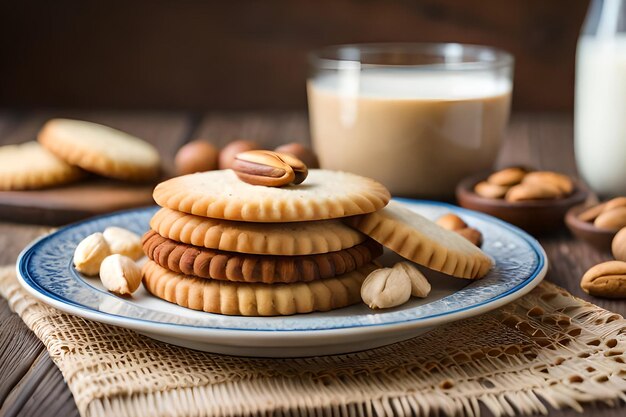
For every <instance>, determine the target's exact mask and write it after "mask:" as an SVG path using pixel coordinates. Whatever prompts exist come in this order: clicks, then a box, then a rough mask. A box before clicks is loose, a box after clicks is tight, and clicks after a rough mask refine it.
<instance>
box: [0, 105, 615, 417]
mask: <svg viewBox="0 0 626 417" xmlns="http://www.w3.org/2000/svg"><path fill="white" fill-rule="evenodd" d="M56 116H65V117H79V118H84V119H87V120H92V121H96V122H101V123H105V124H109V125H111V126H114V127H117V128H120V129H123V130H126V131H128V132H130V133H133V134H136V135H138V136H140V137H143V138H146V139H147V140H150V141H152V142H153V143H155V144H156V145H157V146H158V148H159V149H160V151H161V152H162V153H163V155H164V156H165V158H166V160H167V161H171V156H172V155H173V154H174V152H175V150H176V149H177V148H178V147H179V146H180V145H181V144H183V143H185V142H187V141H189V140H191V139H195V138H200V137H202V138H208V139H211V140H212V141H213V142H214V143H215V144H216V145H221V144H224V143H226V142H228V141H229V140H232V139H235V138H251V139H255V140H258V141H259V142H261V143H262V144H265V145H267V146H275V145H276V144H280V143H286V142H292V141H301V142H307V141H308V129H307V121H306V118H305V117H304V115H302V114H300V113H288V114H286V113H264V114H257V113H250V114H239V113H235V114H208V115H198V114H184V113H139V112H134V113H128V112H126V113H120V112H117V113H115V112H84V111H83V112H68V111H54V112H52V111H41V112H28V113H13V112H4V113H2V112H0V143H16V142H22V141H26V140H32V139H33V138H34V137H35V133H36V132H37V130H38V128H39V127H40V126H41V124H42V123H43V122H44V121H45V120H47V119H48V118H50V117H56ZM168 163H170V162H168ZM498 164H499V165H501V166H504V165H507V164H525V165H530V166H534V167H536V168H540V169H551V170H557V171H562V172H566V173H569V174H575V169H576V168H575V163H574V154H573V146H572V118H571V116H568V115H558V114H557V115H553V114H549V115H545V114H540V115H515V116H514V117H513V120H512V122H511V126H510V128H509V132H508V134H507V139H506V141H505V143H504V145H503V148H502V153H501V155H500V158H499V161H498ZM0 220H1V219H0ZM33 220H34V221H36V219H33ZM40 232H41V228H40V227H39V226H34V225H24V224H11V223H0V264H11V263H14V262H15V259H16V257H17V255H18V253H19V252H20V250H21V249H22V248H23V247H24V246H25V245H26V244H27V243H28V242H29V241H30V240H31V239H33V238H34V237H35V236H36V235H37V234H39V233H40ZM540 241H541V243H542V244H543V246H544V248H545V249H546V252H547V254H548V257H549V260H550V270H549V273H548V276H547V279H549V280H550V281H552V282H554V283H556V284H558V285H560V286H562V287H565V288H566V289H567V290H569V291H570V292H571V293H573V294H575V295H577V296H579V297H582V298H584V299H586V300H589V301H591V302H593V303H595V304H598V305H600V306H602V307H604V308H606V309H609V310H611V311H614V312H617V313H619V314H622V315H624V314H625V313H626V301H619V300H603V299H598V298H593V297H589V296H587V295H586V294H584V293H583V292H582V291H581V290H580V288H579V285H578V283H579V280H580V277H581V275H582V274H583V272H584V271H585V270H586V269H587V268H589V267H590V266H592V265H594V264H596V263H598V262H600V261H603V260H606V259H609V258H610V254H608V253H598V252H596V251H595V250H594V249H591V248H589V247H588V246H587V245H586V244H584V243H583V242H579V241H576V240H574V239H573V238H572V237H571V236H570V235H569V234H568V233H567V232H565V231H563V232H562V233H560V234H556V235H552V236H546V237H542V238H541V239H540ZM0 404H2V406H1V408H0V416H2V415H3V416H36V415H46V416H76V415H78V411H77V409H76V406H75V404H74V401H73V399H72V395H71V393H70V391H69V390H68V388H67V386H66V385H65V383H64V382H63V377H62V376H61V373H60V372H59V370H58V369H57V368H56V367H55V366H54V364H53V363H52V361H51V360H50V358H49V356H48V354H47V352H46V350H45V349H44V346H43V345H42V343H41V342H40V341H39V340H38V339H37V338H36V337H35V335H34V334H33V333H32V332H31V331H30V330H29V329H28V328H27V327H26V326H25V325H24V324H23V323H22V321H21V320H20V318H19V317H18V316H17V315H15V314H13V313H12V312H11V311H10V310H9V307H8V305H7V303H6V301H5V300H4V299H2V298H0ZM587 410H588V412H589V413H591V412H593V415H594V416H615V417H617V416H621V415H624V414H626V407H621V408H617V409H616V408H608V407H606V406H603V405H594V406H588V408H587ZM488 414H489V413H488V412H486V409H485V415H488ZM550 415H551V416H574V415H578V414H577V413H576V412H574V411H572V410H551V412H550Z"/></svg>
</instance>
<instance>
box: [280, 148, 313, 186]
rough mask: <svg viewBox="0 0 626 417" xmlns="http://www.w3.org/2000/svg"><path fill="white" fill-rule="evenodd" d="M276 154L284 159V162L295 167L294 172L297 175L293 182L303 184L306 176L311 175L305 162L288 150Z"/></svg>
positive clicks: (292, 167)
mask: <svg viewBox="0 0 626 417" xmlns="http://www.w3.org/2000/svg"><path fill="white" fill-rule="evenodd" d="M276 154H277V155H278V157H279V158H280V159H282V160H283V162H285V163H286V164H287V165H289V166H290V167H291V169H293V173H294V175H295V178H294V179H293V183H294V184H302V182H304V180H305V179H306V177H307V176H308V175H309V170H308V169H307V167H306V165H305V163H304V162H302V161H301V160H300V159H298V157H296V156H295V155H292V154H290V153H287V152H276Z"/></svg>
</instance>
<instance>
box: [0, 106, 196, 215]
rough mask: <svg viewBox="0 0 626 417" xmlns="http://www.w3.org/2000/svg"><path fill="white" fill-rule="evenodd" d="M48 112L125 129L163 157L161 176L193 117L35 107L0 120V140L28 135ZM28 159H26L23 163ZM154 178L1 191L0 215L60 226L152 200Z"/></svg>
mask: <svg viewBox="0 0 626 417" xmlns="http://www.w3.org/2000/svg"><path fill="white" fill-rule="evenodd" d="M52 117H70V118H77V119H83V120H90V121H94V122H97V123H102V124H105V125H108V126H112V127H115V128H118V129H120V130H123V131H126V132H129V133H131V134H134V135H136V136H138V137H141V138H144V139H146V140H147V141H149V142H151V143H153V144H154V145H155V146H156V147H157V149H158V150H159V152H160V154H161V155H162V157H163V168H164V171H165V173H164V175H165V176H168V175H170V174H171V173H172V171H173V163H172V162H173V155H174V154H175V152H176V150H177V149H178V147H179V146H180V144H181V143H183V142H184V141H185V140H186V139H187V138H188V136H189V134H190V132H191V129H192V126H193V124H192V119H191V118H190V117H189V116H187V115H184V114H176V113H167V114H163V113H133V115H132V116H130V117H129V116H128V115H126V114H124V113H101V112H99V113H95V112H86V111H69V112H68V111H63V112H49V111H46V112H37V113H33V114H30V115H29V116H27V117H22V118H20V117H18V116H15V117H14V118H13V119H9V120H10V121H11V123H7V124H8V125H10V126H9V127H7V128H5V129H4V132H3V125H2V123H1V121H0V143H4V144H7V143H21V142H24V141H28V140H33V139H34V138H35V137H36V135H37V132H38V131H39V129H40V127H41V125H42V124H43V123H45V121H46V120H48V119H50V118H52ZM26 162H27V161H25V163H26ZM155 185H156V182H153V183H147V184H133V183H128V182H122V181H115V180H109V179H104V178H97V177H91V178H88V179H85V180H83V181H79V182H77V183H74V184H68V185H65V186H61V187H53V188H49V189H45V190H32V191H5V192H0V219H2V220H5V221H16V222H32V221H33V220H32V219H37V221H38V222H39V223H41V224H49V225H61V224H66V223H69V222H72V221H76V220H79V219H83V218H87V217H91V216H94V215H98V214H103V213H108V212H111V211H115V210H121V209H127V208H132V207H140V206H146V205H151V204H152V203H153V200H152V190H153V188H154V186H155Z"/></svg>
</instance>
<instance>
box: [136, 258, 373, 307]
mask: <svg viewBox="0 0 626 417" xmlns="http://www.w3.org/2000/svg"><path fill="white" fill-rule="evenodd" d="M376 268H378V267H377V266H376V265H374V264H371V263H369V264H366V265H365V266H363V267H361V268H359V269H357V270H355V271H352V272H348V273H347V274H344V275H341V276H338V277H335V278H327V279H320V280H315V281H311V282H298V283H293V284H272V285H268V284H250V283H239V282H229V281H218V280H212V279H204V278H194V277H190V276H187V275H182V274H177V273H175V272H171V271H168V270H167V269H165V268H163V267H160V266H159V265H157V264H156V263H154V262H153V261H148V262H146V264H145V265H144V266H143V284H144V286H145V287H146V289H147V290H148V291H149V292H150V293H152V294H153V295H154V296H156V297H158V298H161V299H164V300H166V301H169V302H171V303H175V304H178V305H180V306H182V307H187V308H191V309H194V310H202V311H206V312H209V313H219V314H227V315H235V316H287V315H291V314H296V313H310V312H312V311H328V310H334V309H337V308H342V307H346V306H349V305H351V304H356V303H358V302H360V301H361V284H362V283H363V281H364V280H365V277H367V275H368V274H369V273H370V272H372V271H373V270H374V269H376Z"/></svg>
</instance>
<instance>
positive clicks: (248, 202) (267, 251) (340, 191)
mask: <svg viewBox="0 0 626 417" xmlns="http://www.w3.org/2000/svg"><path fill="white" fill-rule="evenodd" d="M154 198H155V201H156V202H157V204H159V205H160V206H161V207H162V208H161V209H160V210H159V211H158V212H157V213H156V214H155V215H154V217H153V218H152V220H151V222H150V226H151V230H150V231H148V233H146V234H145V235H144V238H143V247H144V252H145V253H146V255H147V257H148V258H149V261H148V262H147V263H146V264H145V266H144V269H143V273H144V286H145V287H146V288H147V290H148V291H149V292H151V293H152V294H153V295H155V296H157V297H159V298H162V299H165V300H167V301H170V302H173V303H176V304H179V305H181V306H184V307H188V308H192V309H196V310H203V311H207V312H212V313H221V314H229V315H244V316H272V315H289V314H295V313H308V312H312V311H327V310H331V309H335V308H340V307H344V306H347V305H350V304H354V303H357V302H359V301H360V287H361V284H362V282H363V280H364V279H365V277H366V276H367V275H368V274H369V273H370V272H371V271H373V270H374V269H376V268H377V266H376V265H375V264H373V263H372V261H373V260H374V259H375V258H377V257H378V256H380V255H381V254H382V246H381V245H380V244H379V243H377V242H375V241H374V240H373V239H371V238H368V237H367V236H366V235H365V234H363V233H361V232H359V231H357V230H356V229H353V228H351V227H350V226H348V225H346V224H345V223H344V222H342V220H340V219H341V218H343V217H346V216H354V215H363V214H366V213H371V212H375V211H377V210H379V209H381V208H383V207H384V206H385V205H386V204H387V202H388V201H389V198H390V196H389V192H388V191H387V189H386V188H385V187H384V186H382V185H381V184H379V183H377V182H375V181H373V180H370V179H367V178H363V177H360V176H357V175H352V174H348V173H341V172H333V171H325V170H311V171H310V172H309V175H308V178H307V179H306V182H305V183H304V184H301V185H293V186H289V187H281V188H276V187H264V186H257V185H251V184H248V183H246V182H243V181H241V180H240V179H238V178H237V176H236V175H235V173H234V172H233V171H232V170H221V171H210V172H204V173H198V174H192V175H186V176H182V177H177V178H173V179H171V180H168V181H165V182H163V183H161V184H159V185H158V186H157V187H156V189H155V191H154Z"/></svg>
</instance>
